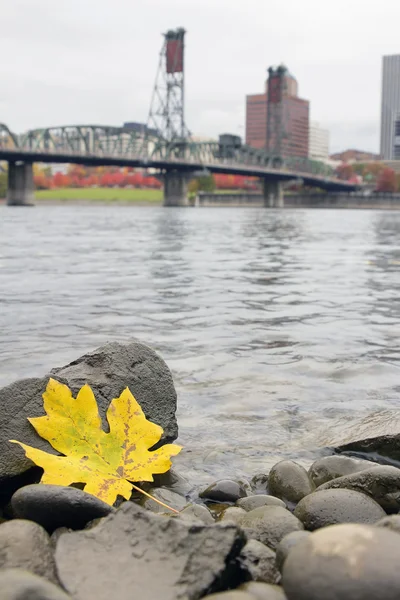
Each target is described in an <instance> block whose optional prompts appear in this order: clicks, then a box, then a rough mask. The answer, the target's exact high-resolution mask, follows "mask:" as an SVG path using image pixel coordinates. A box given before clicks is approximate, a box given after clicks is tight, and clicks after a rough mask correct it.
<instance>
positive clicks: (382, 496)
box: [318, 465, 400, 513]
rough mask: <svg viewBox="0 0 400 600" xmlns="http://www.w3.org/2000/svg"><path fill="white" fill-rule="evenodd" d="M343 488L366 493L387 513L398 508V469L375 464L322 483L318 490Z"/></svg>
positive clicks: (399, 482)
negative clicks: (370, 467)
mask: <svg viewBox="0 0 400 600" xmlns="http://www.w3.org/2000/svg"><path fill="white" fill-rule="evenodd" d="M340 488H345V489H347V490H355V491H357V492H362V493H363V494H367V495H368V496H370V497H371V498H373V499H374V500H375V502H377V503H378V504H380V505H381V506H382V508H383V509H384V510H385V511H386V512H388V513H398V512H399V510H400V469H397V468H396V467H384V466H381V465H377V466H375V467H373V468H372V469H366V470H363V471H360V472H359V473H352V474H351V475H345V476H344V477H339V478H338V479H333V480H332V481H328V482H327V483H324V484H323V485H321V486H320V487H319V488H318V491H319V490H332V489H340Z"/></svg>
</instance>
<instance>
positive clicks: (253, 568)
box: [239, 540, 281, 583]
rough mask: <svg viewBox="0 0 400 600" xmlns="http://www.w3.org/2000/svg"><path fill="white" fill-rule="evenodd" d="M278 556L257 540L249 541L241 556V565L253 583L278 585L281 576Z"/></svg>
mask: <svg viewBox="0 0 400 600" xmlns="http://www.w3.org/2000/svg"><path fill="white" fill-rule="evenodd" d="M275 559H276V555H275V552H274V551H273V550H271V549H270V548H267V546H265V545H264V544H262V543H261V542H258V541H257V540H249V541H248V542H247V544H246V545H245V547H244V548H243V549H242V551H241V553H240V556H239V564H240V566H241V567H242V569H244V570H245V571H247V572H248V574H249V576H250V578H251V579H252V580H253V581H262V582H264V583H278V582H279V580H280V578H281V575H280V573H279V571H278V569H277V568H276V564H275Z"/></svg>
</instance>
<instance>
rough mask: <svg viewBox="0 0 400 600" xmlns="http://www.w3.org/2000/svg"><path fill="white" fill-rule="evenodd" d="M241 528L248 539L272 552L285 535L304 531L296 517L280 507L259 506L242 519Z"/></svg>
mask: <svg viewBox="0 0 400 600" xmlns="http://www.w3.org/2000/svg"><path fill="white" fill-rule="evenodd" d="M241 527H242V529H243V530H244V531H245V533H246V535H247V536H248V537H249V538H250V539H255V540H258V541H259V542H262V543H263V544H265V545H266V546H269V548H272V549H273V550H275V548H276V547H277V545H278V544H279V542H280V541H281V539H282V538H284V537H285V535H287V534H288V533H290V532H292V531H301V530H302V529H304V527H303V524H302V523H301V522H300V521H299V519H298V518H297V517H295V516H294V515H292V513H291V512H289V511H288V510H286V509H285V508H281V507H280V506H260V507H259V508H255V509H254V510H251V511H250V512H248V513H246V515H245V516H244V517H243V520H242V523H241Z"/></svg>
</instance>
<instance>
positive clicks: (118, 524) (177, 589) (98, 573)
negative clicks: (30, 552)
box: [55, 502, 246, 600]
mask: <svg viewBox="0 0 400 600" xmlns="http://www.w3.org/2000/svg"><path fill="white" fill-rule="evenodd" d="M245 541H246V540H245V537H244V535H243V533H242V532H241V531H240V530H239V529H238V528H237V527H235V526H233V525H222V524H215V525H212V526H207V525H192V526H189V527H188V525H187V524H186V523H183V522H182V521H181V520H180V519H179V518H168V517H165V516H161V515H156V514H153V513H151V512H150V511H147V510H145V509H143V508H142V507H140V506H138V505H136V504H134V503H132V502H125V503H124V504H123V505H122V506H121V508H119V509H118V510H117V511H116V513H115V514H112V515H109V516H108V517H106V518H105V519H102V522H101V523H99V524H98V525H97V526H96V527H95V528H93V529H90V530H88V531H79V532H73V533H66V534H64V535H61V537H60V538H59V540H58V542H57V547H56V553H55V556H56V564H57V573H58V576H59V579H60V581H61V583H62V585H63V587H64V588H65V589H66V590H67V592H68V593H70V594H71V595H72V596H73V597H74V599H75V600H109V599H110V598H112V599H113V600H126V598H127V590H131V591H134V590H140V598H141V600H154V598H163V600H176V598H187V599H190V600H197V599H198V598H201V597H203V596H204V595H205V594H207V593H213V592H217V591H221V590H224V589H227V587H228V586H232V587H235V586H237V585H239V584H240V583H242V582H243V579H242V577H243V572H242V571H241V569H239V568H238V562H237V559H238V556H239V554H240V551H241V549H242V548H243V546H244V545H245ZM132 593H133V592H132Z"/></svg>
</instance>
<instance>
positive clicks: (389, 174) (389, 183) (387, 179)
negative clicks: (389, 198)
mask: <svg viewBox="0 0 400 600" xmlns="http://www.w3.org/2000/svg"><path fill="white" fill-rule="evenodd" d="M396 189H397V181H396V173H395V172H394V171H393V169H390V168H389V167H385V168H384V169H383V171H382V172H381V173H380V175H379V177H378V180H377V182H376V191H377V192H395V191H396Z"/></svg>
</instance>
